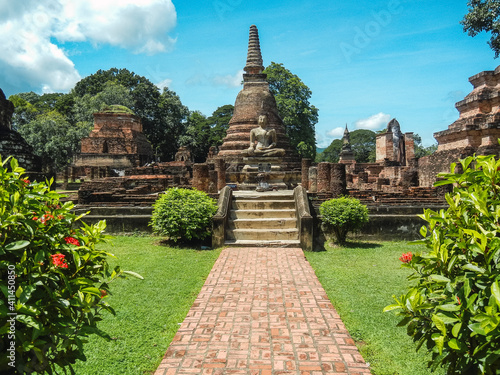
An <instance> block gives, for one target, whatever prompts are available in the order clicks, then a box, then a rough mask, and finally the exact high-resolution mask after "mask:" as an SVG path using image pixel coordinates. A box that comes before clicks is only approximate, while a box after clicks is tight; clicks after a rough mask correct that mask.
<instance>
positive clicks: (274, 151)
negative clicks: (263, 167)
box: [244, 115, 285, 156]
mask: <svg viewBox="0 0 500 375" xmlns="http://www.w3.org/2000/svg"><path fill="white" fill-rule="evenodd" d="M258 123H259V126H258V127H256V128H254V129H252V130H251V131H250V147H249V148H248V149H247V150H245V151H244V153H245V155H247V156H283V155H285V150H284V149H282V148H276V130H274V129H269V130H268V129H267V116H265V115H261V116H259V122H258Z"/></svg>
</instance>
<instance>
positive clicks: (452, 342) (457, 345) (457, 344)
mask: <svg viewBox="0 0 500 375" xmlns="http://www.w3.org/2000/svg"><path fill="white" fill-rule="evenodd" d="M448 346H449V347H450V348H452V349H454V350H460V342H459V341H458V340H457V339H451V340H450V341H448Z"/></svg>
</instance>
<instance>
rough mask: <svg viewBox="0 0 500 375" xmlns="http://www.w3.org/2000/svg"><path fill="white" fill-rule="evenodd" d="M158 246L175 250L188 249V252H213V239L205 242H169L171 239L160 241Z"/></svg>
mask: <svg viewBox="0 0 500 375" xmlns="http://www.w3.org/2000/svg"><path fill="white" fill-rule="evenodd" d="M157 243H158V245H160V246H165V247H170V248H174V249H186V250H212V243H211V239H210V238H208V239H205V240H192V241H188V240H177V241H173V240H169V239H165V238H164V239H159V240H158V242H157Z"/></svg>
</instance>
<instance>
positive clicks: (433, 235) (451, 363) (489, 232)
mask: <svg viewBox="0 0 500 375" xmlns="http://www.w3.org/2000/svg"><path fill="white" fill-rule="evenodd" d="M460 164H461V167H462V170H463V171H464V172H463V173H455V167H456V165H455V164H452V165H451V173H448V174H439V176H440V177H443V178H444V180H443V181H439V182H438V183H436V185H443V184H454V188H453V192H451V193H448V194H447V195H446V201H447V202H448V204H449V208H448V209H447V210H440V211H439V212H435V211H432V210H430V209H426V210H425V211H424V213H423V215H420V217H422V218H423V219H424V220H426V221H427V222H428V225H427V226H423V227H422V229H421V231H420V233H421V234H422V236H423V237H425V238H424V239H423V240H420V241H417V242H418V243H423V244H425V245H426V247H427V251H426V252H424V253H421V254H419V253H417V254H409V253H406V254H404V255H403V256H402V257H401V258H400V259H401V261H403V266H404V267H408V268H410V269H412V270H413V271H414V272H413V274H412V275H411V276H410V279H411V280H413V285H414V286H413V287H411V288H410V289H409V291H408V293H407V294H405V295H402V296H400V297H399V298H396V297H395V296H394V299H395V300H396V303H395V304H393V305H390V306H387V307H386V308H385V309H384V310H385V311H390V310H395V311H396V312H397V314H398V315H400V316H401V317H402V318H403V319H402V320H401V322H400V323H399V325H400V326H407V332H408V335H410V336H411V337H412V338H413V340H414V341H415V342H417V343H418V345H417V350H418V349H419V348H420V347H422V346H423V345H425V347H426V348H427V350H429V351H431V352H432V361H431V362H429V367H430V368H431V370H434V369H436V368H437V367H438V366H443V367H444V368H446V370H447V374H470V375H477V374H499V373H500V325H499V324H500V312H499V310H500V285H499V283H500V171H499V169H500V161H498V160H495V158H494V156H493V155H490V156H477V157H475V156H474V157H468V158H466V159H463V160H460Z"/></svg>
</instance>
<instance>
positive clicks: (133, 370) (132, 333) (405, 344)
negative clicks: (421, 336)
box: [75, 236, 444, 375]
mask: <svg viewBox="0 0 500 375" xmlns="http://www.w3.org/2000/svg"><path fill="white" fill-rule="evenodd" d="M158 242H159V241H158V238H155V237H121V236H120V237H116V238H115V239H114V240H113V244H114V245H104V246H105V248H106V249H107V250H108V251H110V252H112V253H114V254H115V255H116V256H117V257H118V260H112V262H111V263H112V264H120V265H121V266H122V268H123V269H125V270H131V271H135V272H138V273H140V274H141V275H142V276H144V278H145V279H144V280H138V279H135V278H132V277H130V278H128V279H121V280H116V281H115V283H114V285H112V291H113V295H112V296H110V297H109V298H108V300H109V302H110V304H111V305H112V306H113V307H114V308H115V309H116V311H117V315H116V317H113V316H112V315H107V316H106V317H105V319H104V321H103V322H101V324H100V328H101V329H102V330H104V331H105V332H107V333H109V335H110V336H111V337H113V340H112V341H111V342H107V341H105V340H103V339H101V338H99V337H92V338H91V339H90V342H89V343H88V344H86V346H85V351H86V354H87V361H86V362H78V363H77V365H76V366H75V371H76V374H77V375H102V374H106V375H118V374H120V375H122V374H123V375H128V374H130V375H141V374H152V373H153V372H154V370H155V369H156V367H157V366H158V364H159V363H160V360H161V358H162V357H163V355H164V354H165V352H166V350H167V347H168V345H169V343H170V341H171V340H172V338H173V336H174V334H175V332H176V331H177V328H178V326H179V323H181V322H182V321H183V320H184V317H185V316H186V314H187V312H188V311H189V308H190V306H191V305H192V303H193V301H194V299H195V298H196V296H197V294H198V292H199V290H200V289H201V287H202V285H203V283H204V280H205V279H206V277H207V275H208V273H209V272H210V269H211V268H212V266H213V264H214V262H215V260H216V259H217V257H218V256H219V253H220V251H218V250H215V251H196V250H186V249H173V248H169V247H166V246H161V245H159V243H158ZM410 250H411V251H415V250H416V247H415V246H410V245H408V244H407V243H404V242H399V243H398V242H386V243H361V242H359V243H351V247H349V248H343V249H342V248H336V249H329V250H328V251H325V252H317V253H312V252H309V253H306V257H307V259H308V260H309V262H310V263H311V265H312V266H313V268H314V269H315V270H316V274H317V275H318V278H319V280H320V281H321V283H322V284H323V287H324V288H325V290H326V291H327V293H328V295H329V296H330V299H331V300H332V302H333V304H334V306H335V308H336V309H337V311H338V312H339V314H340V315H341V317H342V319H343V321H344V322H345V324H346V326H347V329H348V330H349V332H350V333H351V335H352V336H353V338H354V339H355V340H357V341H358V343H359V344H360V349H361V353H362V354H363V357H364V358H365V360H366V361H367V362H370V364H371V366H372V372H373V374H374V375H396V374H399V375H424V374H429V373H430V371H429V370H428V369H427V367H426V362H427V360H428V357H427V356H426V355H425V353H424V352H421V353H416V352H415V345H414V343H413V342H412V341H411V339H410V338H409V337H408V336H407V335H406V330H405V328H397V327H396V324H397V322H398V320H399V319H398V317H396V316H395V315H394V314H393V313H391V312H388V313H383V312H382V309H383V308H384V307H385V306H386V305H389V304H391V303H392V294H396V295H399V294H402V293H403V292H405V291H406V287H407V285H408V284H407V281H406V276H407V274H408V272H409V271H408V270H406V269H401V268H400V263H401V262H400V261H399V259H398V258H399V256H400V255H401V254H402V253H403V252H407V251H410ZM443 373H444V372H443V371H441V372H436V374H443Z"/></svg>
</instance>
